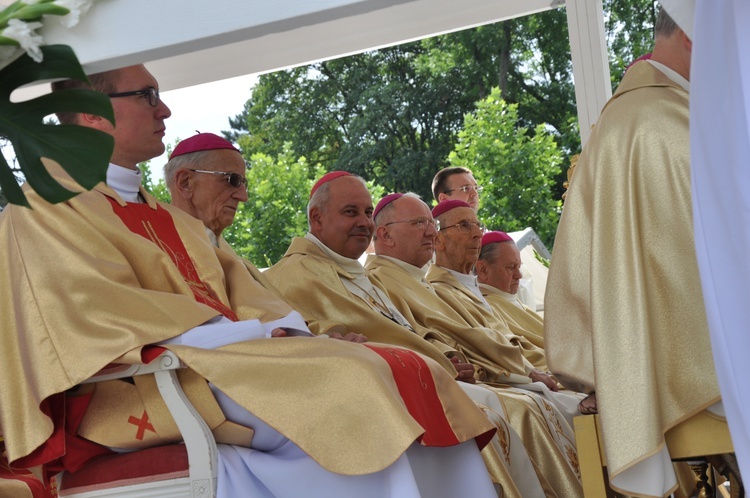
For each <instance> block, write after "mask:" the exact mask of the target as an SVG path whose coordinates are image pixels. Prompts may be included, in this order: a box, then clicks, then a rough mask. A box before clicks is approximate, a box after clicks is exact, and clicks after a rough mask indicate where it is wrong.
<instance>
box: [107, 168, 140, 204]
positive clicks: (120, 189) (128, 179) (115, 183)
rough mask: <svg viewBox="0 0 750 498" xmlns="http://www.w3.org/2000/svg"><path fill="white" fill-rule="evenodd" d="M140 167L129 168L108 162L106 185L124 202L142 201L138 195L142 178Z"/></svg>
mask: <svg viewBox="0 0 750 498" xmlns="http://www.w3.org/2000/svg"><path fill="white" fill-rule="evenodd" d="M142 176H143V175H142V174H141V170H140V169H137V168H136V169H134V170H133V169H130V168H124V167H122V166H118V165H116V164H113V163H109V167H108V168H107V185H108V186H109V188H111V189H112V190H114V191H115V192H117V195H119V196H120V197H122V200H124V201H125V202H142V201H141V200H140V198H139V196H138V193H139V187H140V186H141V178H142Z"/></svg>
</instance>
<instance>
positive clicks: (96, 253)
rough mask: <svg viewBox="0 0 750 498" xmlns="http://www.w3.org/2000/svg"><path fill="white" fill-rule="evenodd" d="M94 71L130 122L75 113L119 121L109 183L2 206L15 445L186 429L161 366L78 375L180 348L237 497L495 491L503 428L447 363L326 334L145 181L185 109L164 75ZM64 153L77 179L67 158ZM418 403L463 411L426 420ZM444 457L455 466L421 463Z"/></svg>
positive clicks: (3, 307) (87, 441) (57, 465)
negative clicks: (99, 379)
mask: <svg viewBox="0 0 750 498" xmlns="http://www.w3.org/2000/svg"><path fill="white" fill-rule="evenodd" d="M90 81H91V86H92V88H93V89H95V90H98V91H102V92H105V93H107V94H109V95H110V96H111V98H112V105H113V107H114V111H115V113H114V114H115V118H116V124H114V123H110V122H109V121H107V120H104V119H103V118H100V117H97V116H92V115H87V114H74V115H68V116H65V115H63V116H60V120H61V122H63V123H67V124H72V123H75V124H78V125H83V126H88V127H91V128H95V129H98V130H101V131H103V132H105V133H109V134H111V135H113V136H114V139H115V146H114V151H113V154H112V164H111V165H110V167H109V171H108V175H107V184H104V183H101V184H99V185H97V186H96V187H95V189H94V190H92V191H90V192H84V193H82V194H80V195H78V196H76V197H74V198H73V199H71V200H69V201H66V202H63V203H59V204H55V205H51V204H48V203H46V202H44V201H43V200H41V199H40V198H39V197H38V196H37V195H36V194H35V193H34V192H28V193H27V196H28V198H29V201H30V203H31V205H32V206H33V209H26V208H23V207H18V206H11V207H9V208H8V209H7V210H6V211H4V212H3V215H2V217H0V246H2V247H3V248H4V254H5V258H2V260H0V278H1V279H2V281H3V282H4V283H5V284H6V285H4V286H2V287H0V293H2V294H0V321H1V322H0V328H1V329H2V330H3V331H4V332H3V334H2V347H0V378H3V379H13V380H14V382H12V383H7V384H4V385H3V389H2V390H1V391H0V422H1V425H0V430H1V431H2V433H3V438H4V443H5V446H6V449H7V456H8V460H9V461H10V462H11V463H12V464H16V465H18V466H19V467H23V468H30V467H34V466H43V467H44V468H43V471H44V472H45V475H46V476H47V477H49V476H50V475H54V474H55V473H56V472H57V471H59V470H63V469H65V470H71V471H76V470H78V469H80V468H81V466H82V465H84V463H85V462H87V461H88V460H89V459H91V458H93V457H96V456H98V455H101V454H106V453H110V452H111V451H121V450H132V449H138V448H144V447H149V446H156V445H161V444H165V443H167V442H173V441H176V440H179V437H180V436H179V432H178V431H177V430H176V427H175V426H174V424H173V422H172V421H171V417H170V416H169V415H168V413H167V412H166V407H164V406H163V404H160V403H161V401H158V400H159V399H160V398H158V397H155V396H154V391H155V390H153V389H150V387H153V386H149V385H148V381H146V384H144V383H142V382H140V380H137V381H134V382H133V383H131V382H127V381H112V382H105V383H98V384H97V385H96V387H95V389H94V390H93V392H92V391H90V390H89V391H86V390H84V391H83V392H80V391H78V390H77V386H78V384H79V383H81V382H82V381H84V380H86V379H88V378H89V377H91V376H92V375H93V374H95V373H96V372H97V371H99V370H101V369H102V368H103V367H105V366H106V365H107V364H109V363H112V362H126V363H132V362H139V361H147V358H149V355H150V353H152V352H153V351H154V348H156V350H157V352H158V350H159V348H166V349H169V350H171V351H173V352H174V353H175V354H177V355H178V356H179V357H180V359H181V360H182V361H183V362H184V363H185V364H186V365H187V366H188V367H189V369H187V370H186V371H185V377H184V378H183V382H182V384H183V387H184V388H185V390H186V392H187V393H188V396H189V397H190V398H191V400H192V401H194V402H195V403H197V404H199V405H201V406H202V408H203V409H204V410H205V409H208V410H209V412H208V413H212V415H213V416H212V417H210V418H211V419H213V420H214V422H211V425H212V428H217V427H218V428H219V429H218V430H219V432H217V433H216V436H217V440H218V442H219V443H220V444H219V445H218V446H219V459H218V462H219V465H218V473H219V479H218V496H219V497H220V498H228V497H235V496H246V495H252V496H260V497H270V496H302V495H304V496H371V497H373V498H375V497H380V496H388V495H393V496H418V495H419V493H420V492H422V493H424V494H425V495H434V496H440V495H442V496H456V495H457V494H460V493H461V491H462V490H463V489H464V487H465V483H464V482H463V481H462V479H464V473H469V474H470V476H471V477H469V478H467V479H468V480H470V481H471V482H472V483H473V484H474V487H473V489H472V490H471V491H470V494H472V495H473V494H474V493H477V494H478V495H480V496H492V495H494V489H493V488H492V484H491V482H490V481H489V478H488V477H487V474H486V470H485V469H484V466H483V463H482V461H481V457H480V455H479V452H478V449H477V448H478V447H481V446H483V444H484V443H485V442H486V441H487V439H488V437H489V436H491V434H492V432H493V431H494V428H493V426H492V424H490V423H489V422H488V421H487V419H486V417H484V415H483V414H482V412H481V411H479V410H477V409H476V407H475V406H474V404H473V403H472V402H471V401H470V400H469V399H468V398H467V397H466V396H465V395H464V394H463V392H461V390H460V389H458V388H457V387H456V386H455V383H454V382H453V381H452V378H451V377H449V376H447V374H446V373H445V371H444V369H442V368H440V366H438V365H437V364H435V363H434V362H432V361H429V360H428V359H423V358H422V360H423V362H422V363H419V361H418V360H419V358H415V357H416V356H417V355H411V354H410V353H407V354H409V356H410V358H412V359H414V360H415V361H416V363H415V364H413V365H411V366H407V369H406V370H404V369H403V368H401V367H399V369H398V373H399V374H401V373H402V372H406V371H410V372H411V373H409V374H407V375H406V376H405V377H400V378H398V379H397V378H396V377H395V373H394V372H395V370H394V368H391V364H390V363H389V362H388V361H386V360H385V359H384V358H383V355H382V354H381V353H380V352H378V349H377V348H370V347H366V346H363V345H361V344H352V343H350V342H344V341H334V340H322V339H313V338H311V337H310V336H311V335H312V334H310V332H309V330H308V329H307V326H306V325H305V323H304V320H303V319H302V318H301V316H300V315H299V314H298V313H297V312H295V311H294V310H292V308H291V307H289V305H287V304H286V303H285V302H284V301H283V300H281V299H279V298H278V297H277V296H276V295H275V294H272V293H270V292H268V291H267V290H266V289H264V288H263V287H262V286H261V285H259V284H258V282H257V281H256V280H255V279H254V278H252V276H251V274H250V273H249V272H248V271H247V269H246V267H245V266H244V265H243V263H242V262H241V261H240V260H239V259H238V258H237V257H235V256H233V255H231V254H227V253H224V252H222V251H220V250H219V249H217V248H215V246H214V245H212V244H211V243H210V241H209V239H208V237H207V236H206V231H205V230H206V229H205V227H204V225H203V224H202V223H201V222H200V221H199V220H197V219H195V218H193V217H192V216H189V215H188V214H186V213H185V212H183V211H182V210H180V209H178V208H176V207H173V206H170V205H167V204H162V203H159V202H157V201H156V200H155V199H154V198H153V197H152V196H150V195H149V194H148V193H147V192H146V191H145V190H143V188H142V187H141V185H140V183H141V177H140V175H139V173H138V170H137V164H138V163H139V162H142V161H146V160H148V159H150V158H152V157H154V156H157V155H159V154H161V153H162V152H163V151H164V145H163V143H162V138H163V136H164V129H165V127H164V120H165V119H166V118H167V117H169V115H170V112H169V109H168V108H167V106H166V105H165V104H164V103H163V102H161V101H160V100H159V98H158V91H157V90H156V89H158V84H157V82H156V80H155V78H154V77H153V76H152V75H151V74H150V73H149V72H148V71H147V70H146V68H145V67H144V66H142V65H139V66H131V67H127V68H124V69H119V70H114V71H110V72H107V73H102V74H98V75H92V76H91V77H90ZM81 86H88V85H86V84H85V83H81V84H78V83H73V82H60V83H56V84H55V85H54V89H55V91H58V92H64V91H66V90H68V89H71V88H76V87H81ZM62 95H63V94H61V96H62ZM79 146H80V147H85V144H79ZM222 150H224V149H222ZM211 152H212V153H215V151H211ZM226 152H227V153H231V154H236V151H230V150H226ZM236 166H239V164H236ZM48 168H49V169H50V171H51V173H52V174H53V175H54V176H55V177H56V179H57V180H58V181H60V182H62V183H63V184H64V185H66V186H67V187H68V188H71V189H75V188H76V185H75V183H74V182H73V181H72V179H70V177H69V176H68V175H66V174H65V172H64V171H62V168H60V167H59V166H57V165H54V164H52V165H49V166H48ZM207 168H208V167H207ZM194 169H196V170H197V169H199V168H194ZM200 169H201V170H203V168H200ZM217 170H218V169H217ZM203 171H211V172H213V171H214V170H213V169H205V170H203ZM222 171H223V170H222ZM232 171H233V172H234V171H235V170H234V169H233V170H232ZM195 173H198V172H195ZM222 177H224V179H223V180H222ZM227 177H228V178H229V181H232V180H231V179H232V176H231V175H223V174H216V175H215V174H213V173H205V178H206V179H209V178H212V179H214V180H217V181H218V182H219V183H222V182H223V183H224V184H229V181H227V180H226V178H227ZM240 185H242V183H241V182H240ZM229 186H230V187H231V188H238V187H233V186H231V184H229ZM78 190H80V189H78ZM292 335H298V336H303V337H288V336H292ZM283 336H287V337H285V338H284V339H280V338H279V337H283ZM394 353H395V355H396V357H398V354H399V352H398V351H394ZM300 358H304V361H303V362H302V363H300V362H299V359H300ZM331 358H336V361H335V362H332V361H331ZM418 374H419V375H421V376H422V377H421V378H424V379H431V380H432V381H433V382H434V384H433V387H434V389H433V388H428V389H423V384H422V383H421V381H420V380H419V379H420V376H419V375H418ZM300 382H302V384H300ZM417 382H419V384H417ZM269 385H272V386H273V389H268V386H269ZM217 386H220V387H217ZM401 386H403V387H404V388H406V389H407V390H408V391H409V392H410V394H409V395H408V396H406V395H404V396H405V397H402V395H401V391H400V389H401ZM308 391H310V392H313V391H314V392H315V393H316V395H315V396H308V395H306V394H309V392H308ZM196 392H197V393H198V397H197V398H196V397H195V396H193V394H195V393H196ZM404 392H406V391H404ZM375 393H377V394H375ZM411 401H414V402H415V403H416V405H418V406H421V404H422V403H425V402H427V403H433V406H450V407H451V410H453V411H454V412H453V413H448V412H447V410H446V412H444V413H442V414H440V413H438V412H436V411H433V412H431V413H430V420H427V421H424V420H422V417H421V416H420V415H419V414H418V413H417V412H416V411H415V410H413V409H411V410H410V409H409V406H410V405H409V403H408V402H411ZM443 403H445V405H443ZM334 407H335V412H334V411H333V410H334ZM342 410H346V413H347V414H348V415H350V417H349V416H342V415H341V414H342ZM201 413H206V412H205V411H201ZM255 414H257V416H256V415H255ZM373 414H377V416H373ZM217 415H218V419H216V418H214V417H215V416H217ZM435 415H437V418H434V416H435ZM432 420H440V426H435V425H431V424H430V423H429V422H431V421H432ZM134 421H136V422H134ZM58 427H59V428H63V427H64V428H65V431H63V430H62V429H60V430H57V428H58ZM311 427H314V430H310V428H311ZM53 428H54V429H55V430H53ZM342 434H345V435H346V437H341V435H342ZM475 437H476V438H477V440H476V443H477V444H475V441H472V439H474V438H475ZM433 438H434V439H433ZM418 440H419V441H418ZM410 462H413V463H414V465H412V464H411V463H410ZM427 462H429V463H427ZM464 462H466V466H463V463H464ZM435 464H438V466H439V467H441V468H440V470H439V471H438V472H437V473H438V474H439V475H438V476H433V475H431V474H430V473H429V472H422V471H421V468H420V466H424V468H429V467H431V466H432V465H435ZM442 467H445V468H442ZM426 474H429V475H426ZM290 475H291V476H293V478H292V479H290V478H289V476H290ZM444 476H445V479H442V478H443V477H444ZM459 476H460V477H459ZM45 482H46V480H45ZM423 486H424V487H423ZM433 486H434V487H433ZM442 489H444V491H442Z"/></svg>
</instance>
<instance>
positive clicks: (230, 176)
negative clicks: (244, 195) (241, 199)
mask: <svg viewBox="0 0 750 498" xmlns="http://www.w3.org/2000/svg"><path fill="white" fill-rule="evenodd" d="M188 171H193V172H195V173H208V174H209V175H224V176H226V177H227V183H229V185H231V186H232V187H234V188H240V187H245V190H247V178H245V177H244V176H243V175H240V174H239V173H232V172H231V171H208V170H206V169H189V170H188Z"/></svg>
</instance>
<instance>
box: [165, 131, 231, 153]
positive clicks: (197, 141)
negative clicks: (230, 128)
mask: <svg viewBox="0 0 750 498" xmlns="http://www.w3.org/2000/svg"><path fill="white" fill-rule="evenodd" d="M216 149H232V150H236V151H237V152H239V149H237V147H235V146H234V145H232V142H230V141H229V140H224V139H223V138H221V137H220V136H218V135H214V134H213V133H198V134H197V135H193V136H192V137H190V138H186V139H185V140H183V141H182V142H180V143H179V144H177V147H175V148H174V150H173V151H172V153H171V154H170V155H169V158H170V159H172V158H173V157H177V156H182V155H184V154H190V153H191V152H200V151H203V150H216Z"/></svg>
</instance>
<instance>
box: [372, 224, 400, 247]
mask: <svg viewBox="0 0 750 498" xmlns="http://www.w3.org/2000/svg"><path fill="white" fill-rule="evenodd" d="M375 234H376V235H377V238H378V240H379V241H380V242H381V243H382V244H385V245H386V246H388V247H393V246H394V245H396V240H395V239H394V238H393V237H392V236H391V232H390V231H389V230H388V227H387V226H385V225H380V226H379V227H378V228H377V230H375Z"/></svg>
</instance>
